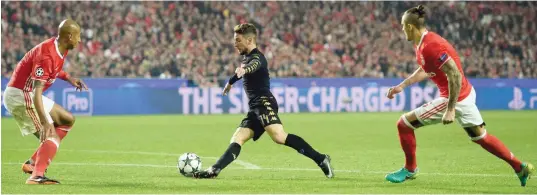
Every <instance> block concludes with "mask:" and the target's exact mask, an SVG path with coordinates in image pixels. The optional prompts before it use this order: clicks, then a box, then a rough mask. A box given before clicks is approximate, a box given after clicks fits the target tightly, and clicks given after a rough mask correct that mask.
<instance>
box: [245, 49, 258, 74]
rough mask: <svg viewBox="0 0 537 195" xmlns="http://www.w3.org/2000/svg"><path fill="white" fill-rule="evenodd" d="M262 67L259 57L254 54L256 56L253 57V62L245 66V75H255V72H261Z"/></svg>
mask: <svg viewBox="0 0 537 195" xmlns="http://www.w3.org/2000/svg"><path fill="white" fill-rule="evenodd" d="M261 66H262V63H261V61H260V60H259V55H258V54H254V55H252V61H250V62H249V63H248V64H246V66H244V70H246V72H245V74H249V73H253V72H255V71H257V70H259V68H261Z"/></svg>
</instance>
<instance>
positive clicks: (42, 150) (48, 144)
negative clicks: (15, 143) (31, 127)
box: [32, 139, 60, 177]
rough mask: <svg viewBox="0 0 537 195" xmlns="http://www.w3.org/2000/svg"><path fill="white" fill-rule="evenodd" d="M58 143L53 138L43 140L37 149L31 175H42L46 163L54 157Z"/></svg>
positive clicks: (46, 165)
mask: <svg viewBox="0 0 537 195" xmlns="http://www.w3.org/2000/svg"><path fill="white" fill-rule="evenodd" d="M59 147H60V143H59V142H58V141H57V140H55V139H48V140H45V142H43V143H42V144H41V146H40V147H39V149H38V150H37V158H36V162H35V170H34V171H33V173H32V176H33V177H36V176H43V175H44V173H45V170H46V169H47V167H48V165H49V164H50V162H51V161H52V159H54V156H55V155H56V152H57V151H58V148H59Z"/></svg>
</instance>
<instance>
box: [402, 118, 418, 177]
mask: <svg viewBox="0 0 537 195" xmlns="http://www.w3.org/2000/svg"><path fill="white" fill-rule="evenodd" d="M405 120H406V118H404V116H402V117H401V118H400V119H399V121H397V130H398V132H399V142H401V148H403V151H404V152H405V158H406V162H405V168H406V169H407V170H409V171H410V172H413V171H414V170H415V169H416V167H417V163H416V136H415V135H414V129H413V128H411V127H410V126H411V124H410V123H408V122H405ZM407 123H408V124H407Z"/></svg>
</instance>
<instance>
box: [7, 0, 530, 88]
mask: <svg viewBox="0 0 537 195" xmlns="http://www.w3.org/2000/svg"><path fill="white" fill-rule="evenodd" d="M419 3H420V2H402V1H401V2H337V1H326V2H311V1H308V2H304V1H302V2H215V1H211V2H163V1H158V2H118V1H114V2H109V1H81V2H5V1H3V2H2V76H3V77H10V76H11V74H12V71H13V69H14V67H15V66H16V65H17V63H18V61H19V60H20V59H21V58H22V57H23V56H24V54H25V53H26V52H27V51H28V50H29V49H31V48H32V47H34V46H35V45H36V44H39V43H40V42H42V41H44V40H45V39H47V38H50V37H53V36H55V35H56V34H57V28H58V25H59V23H60V22H61V21H62V20H64V19H66V18H72V19H74V20H76V21H77V22H78V23H79V24H80V25H81V27H82V35H81V37H82V43H81V44H80V45H79V47H78V48H76V49H74V50H73V51H71V52H70V53H69V55H68V57H67V60H66V64H65V70H66V71H68V72H69V73H71V74H72V75H75V76H79V77H93V78H100V77H127V78H135V77H139V78H176V77H178V78H186V79H192V80H193V81H194V82H195V83H197V84H198V85H200V86H212V85H216V83H217V81H218V80H219V79H220V80H221V79H225V78H229V77H230V76H232V75H233V72H234V70H235V68H236V67H238V66H239V65H240V61H239V60H240V56H239V55H238V53H237V52H236V50H235V49H234V47H233V27H234V26H235V25H237V24H239V23H245V22H249V23H253V24H255V25H256V26H257V27H258V40H257V43H258V47H259V49H260V50H261V51H262V52H264V53H265V55H266V57H267V59H268V61H269V69H270V73H271V77H326V78H329V77H368V78H404V77H407V76H408V75H409V74H411V73H412V72H413V71H414V70H415V69H416V68H417V64H416V62H415V55H414V50H413V46H412V43H411V42H408V41H407V40H406V39H405V37H404V34H403V32H402V31H401V24H400V23H401V21H400V20H401V15H402V14H403V12H404V11H405V10H407V9H409V8H411V7H414V6H417V5H418V4H419ZM421 3H422V4H424V5H425V6H426V7H427V12H428V13H427V18H426V23H427V26H428V29H429V30H430V31H434V32H436V33H438V34H440V35H441V36H443V37H444V38H446V39H447V40H448V41H450V42H451V43H452V44H453V45H454V46H455V48H456V49H457V51H458V52H459V55H460V57H461V59H462V62H463V67H464V71H465V74H466V75H467V76H468V77H480V78H537V65H536V62H537V48H536V47H535V45H537V36H536V35H537V22H536V21H537V13H536V12H535V10H537V2H426V3H425V2H421Z"/></svg>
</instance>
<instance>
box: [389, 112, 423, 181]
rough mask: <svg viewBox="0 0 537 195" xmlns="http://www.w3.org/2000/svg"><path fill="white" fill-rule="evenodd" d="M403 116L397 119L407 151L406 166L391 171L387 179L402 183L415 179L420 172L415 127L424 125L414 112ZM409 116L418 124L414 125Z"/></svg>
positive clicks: (403, 146) (402, 141)
mask: <svg viewBox="0 0 537 195" xmlns="http://www.w3.org/2000/svg"><path fill="white" fill-rule="evenodd" d="M407 115H408V116H409V117H407V116H406V115H403V116H401V118H399V120H398V121H397V131H398V132H399V142H400V143H401V148H402V149H403V151H404V152H405V159H406V160H405V167H403V168H401V169H399V170H397V171H395V172H392V173H389V174H388V175H386V180H388V181H390V182H392V183H401V182H404V181H406V180H407V179H415V178H416V177H417V174H418V168H417V163H416V136H415V135H414V129H415V128H416V127H419V126H422V125H421V124H419V121H418V120H417V119H416V117H415V115H414V114H413V113H409V114H407ZM408 118H411V119H413V120H411V121H413V122H412V123H414V124H415V125H416V127H414V126H413V125H412V123H410V122H408V121H409V120H408Z"/></svg>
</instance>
